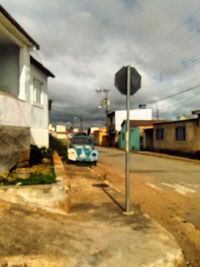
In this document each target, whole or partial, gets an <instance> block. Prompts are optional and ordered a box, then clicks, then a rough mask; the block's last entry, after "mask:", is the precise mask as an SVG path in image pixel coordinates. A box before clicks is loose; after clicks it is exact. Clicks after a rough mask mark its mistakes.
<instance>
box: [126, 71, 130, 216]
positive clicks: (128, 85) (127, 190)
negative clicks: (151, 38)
mask: <svg viewBox="0 0 200 267" xmlns="http://www.w3.org/2000/svg"><path fill="white" fill-rule="evenodd" d="M130 87H131V67H130V66H128V67H127V94H126V112H127V113H126V152H125V153H126V156H125V159H126V160H125V171H126V181H125V213H127V214H128V213H129V212H130V186H129V183H130V182H129V174H130V140H129V139H130Z"/></svg>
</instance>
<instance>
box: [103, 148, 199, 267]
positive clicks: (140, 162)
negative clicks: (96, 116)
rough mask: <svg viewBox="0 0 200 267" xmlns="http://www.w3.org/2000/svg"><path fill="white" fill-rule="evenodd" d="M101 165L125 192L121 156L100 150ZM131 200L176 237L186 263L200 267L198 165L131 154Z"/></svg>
mask: <svg viewBox="0 0 200 267" xmlns="http://www.w3.org/2000/svg"><path fill="white" fill-rule="evenodd" d="M99 151H100V155H101V159H100V165H101V164H103V165H104V166H107V167H109V168H110V169H111V170H112V171H113V174H111V175H107V176H106V175H105V177H106V179H108V180H109V181H110V182H111V183H112V184H113V185H114V186H115V187H117V188H119V189H120V190H122V191H123V189H124V152H123V151H120V150H117V149H111V148H99ZM130 163H131V164H130V166H131V167H130V168H131V170H130V172H131V176H130V177H131V184H130V191H131V198H132V200H133V202H134V203H135V205H136V206H139V207H140V208H141V210H142V211H143V212H146V213H148V214H149V215H151V216H152V217H153V218H155V219H156V220H157V221H158V222H160V223H161V224H162V225H163V226H164V227H165V228H167V229H168V230H169V231H170V232H171V233H172V234H173V235H174V236H175V237H176V240H177V242H178V243H179V245H180V246H181V247H182V250H183V252H184V254H185V257H186V259H187V261H188V265H187V266H195V267H199V266H200V231H199V230H198V229H200V216H199V210H200V194H199V193H200V162H199V163H196V162H187V161H185V160H177V159H175V158H161V157H155V156H151V155H143V154H137V153H131V160H130Z"/></svg>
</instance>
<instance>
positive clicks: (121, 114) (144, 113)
mask: <svg viewBox="0 0 200 267" xmlns="http://www.w3.org/2000/svg"><path fill="white" fill-rule="evenodd" d="M124 120H126V110H116V111H115V117H114V123H115V130H116V131H120V130H121V124H122V122H123V121H124ZM130 120H152V109H148V108H147V109H132V110H130Z"/></svg>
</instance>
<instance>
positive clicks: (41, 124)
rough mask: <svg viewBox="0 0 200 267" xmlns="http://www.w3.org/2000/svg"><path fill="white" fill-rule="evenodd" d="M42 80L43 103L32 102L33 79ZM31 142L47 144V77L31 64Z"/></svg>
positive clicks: (39, 145) (41, 145) (40, 144)
mask: <svg viewBox="0 0 200 267" xmlns="http://www.w3.org/2000/svg"><path fill="white" fill-rule="evenodd" d="M34 78H36V79H38V80H40V81H41V82H43V87H42V89H43V104H42V105H39V104H34V103H33V79H34ZM30 88H31V103H32V105H31V112H30V113H31V143H32V144H33V145H37V146H38V147H43V146H45V147H48V146H49V133H48V123H49V111H48V94H47V77H46V75H44V74H43V72H42V71H40V70H38V69H37V68H36V67H35V66H33V65H31V86H30Z"/></svg>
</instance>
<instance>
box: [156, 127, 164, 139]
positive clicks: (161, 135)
mask: <svg viewBox="0 0 200 267" xmlns="http://www.w3.org/2000/svg"><path fill="white" fill-rule="evenodd" d="M156 140H164V129H163V128H157V129H156Z"/></svg>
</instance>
